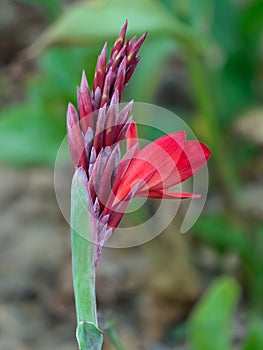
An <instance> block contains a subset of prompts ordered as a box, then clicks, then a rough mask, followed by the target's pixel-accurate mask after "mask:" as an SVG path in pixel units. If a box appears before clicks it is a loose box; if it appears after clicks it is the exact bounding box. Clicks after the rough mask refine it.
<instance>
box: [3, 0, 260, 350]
mask: <svg viewBox="0 0 263 350" xmlns="http://www.w3.org/2000/svg"><path fill="white" fill-rule="evenodd" d="M0 4H1V11H0V103H1V111H0V183H1V191H0V207H1V212H0V240H1V245H0V276H1V288H0V334H1V336H0V349H3V350H9V349H10V350H25V349H27V350H31V349H34V350H42V349H43V350H44V349H51V350H53V349H56V350H69V349H71V350H72V349H77V347H76V342H75V339H74V333H75V314H74V301H73V290H72V282H71V261H70V259H71V257H70V236H69V226H68V224H67V223H66V222H65V220H64V218H63V216H62V214H61V212H60V210H59V208H58V205H57V202H56V197H55V193H54V185H53V166H54V162H55V157H56V153H57V151H58V148H59V145H60V143H61V141H62V139H63V137H64V135H65V114H66V107H67V103H68V101H72V102H73V103H76V86H77V85H78V84H79V81H80V76H81V71H82V70H83V69H85V70H86V72H87V76H88V80H89V83H90V85H91V84H92V79H93V74H94V69H95V63H96V59H97V56H98V54H99V52H100V50H101V48H102V45H103V43H104V42H105V41H109V43H110V44H112V43H113V42H114V39H115V38H116V36H117V34H118V33H119V31H120V28H121V27H122V25H123V23H124V21H125V19H126V18H127V19H128V20H129V28H128V38H131V37H132V36H133V35H137V36H139V35H141V34H143V32H145V31H148V32H149V34H148V37H147V40H146V42H145V43H144V45H143V47H142V50H141V52H140V55H141V57H142V59H141V62H140V63H139V66H138V68H137V70H136V72H135V74H134V76H133V78H132V80H131V82H130V84H129V87H128V88H127V90H126V94H125V96H124V98H123V100H124V101H128V100H131V99H134V100H135V101H137V102H150V103H155V104H158V105H160V106H163V107H166V108H168V109H169V110H171V111H173V112H175V113H176V114H178V115H179V116H180V117H181V118H182V119H183V120H184V121H185V122H186V123H188V125H189V126H190V127H191V128H192V129H193V130H194V132H195V133H196V135H197V137H198V138H199V139H200V140H202V141H204V142H206V143H207V144H208V145H209V147H210V149H211V151H212V154H213V156H212V158H211V160H210V161H209V174H210V189H209V195H208V200H207V203H206V206H205V209H204V212H203V213H202V215H201V217H200V218H199V220H198V221H197V223H196V224H195V225H194V226H193V228H192V229H191V231H190V232H188V233H187V235H181V234H180V233H179V231H178V227H177V223H176V221H175V222H173V223H172V224H170V226H169V227H168V228H167V229H166V230H165V232H164V233H163V234H162V235H160V236H159V237H158V238H156V239H155V240H153V241H151V242H150V243H147V244H145V245H143V246H140V247H137V248H130V249H119V250H117V249H105V250H104V253H103V256H102V259H101V261H100V264H99V267H98V278H97V297H98V308H99V311H100V313H101V316H100V317H101V320H102V321H101V324H102V327H103V328H104V329H105V332H106V337H105V344H104V347H103V349H104V350H112V349H115V347H114V346H113V345H112V343H111V339H112V338H113V337H114V336H115V331H116V333H117V334H118V337H119V338H120V339H121V342H122V343H123V348H124V349H125V350H134V349H147V350H171V349H179V350H185V349H192V350H211V349H213V350H233V349H239V350H261V349H263V331H262V330H263V323H262V311H263V298H262V296H263V223H262V214H263V201H262V198H263V188H262V183H263V177H262V173H263V159H262V145H263V93H262V92H263V1H262V0H221V1H216V0H199V1H196V0H133V1H128V0H111V1H109V0H108V1H106V0H98V1H94V0H93V1H82V2H79V1H72V0H71V1H70V0H39V1H33V0H16V1H15V0H1V1H0ZM171 131H173V130H171ZM139 133H140V130H139ZM148 138H149V139H150V138H154V137H153V135H152V134H151V135H148ZM70 176H71V174H66V173H65V174H61V179H60V182H59V183H60V186H61V193H64V196H65V203H68V206H69V200H70V198H69V196H70V193H69V191H68V179H69V177H70ZM148 205H154V204H149V203H148ZM127 220H128V221H129V220H131V221H132V220H136V217H132V215H131V216H129V217H128V218H127ZM117 349H119V350H121V349H122V347H119V348H117Z"/></svg>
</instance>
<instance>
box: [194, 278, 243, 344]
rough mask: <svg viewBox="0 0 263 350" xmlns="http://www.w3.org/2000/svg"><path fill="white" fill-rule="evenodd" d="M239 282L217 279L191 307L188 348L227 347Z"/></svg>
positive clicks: (238, 292)
mask: <svg viewBox="0 0 263 350" xmlns="http://www.w3.org/2000/svg"><path fill="white" fill-rule="evenodd" d="M239 295H240V290H239V286H238V284H237V283H236V282H235V281H234V280H233V279H231V278H229V277H222V278H221V279H218V280H216V281H215V282H214V283H213V284H212V285H211V286H210V288H209V289H208V291H207V292H206V294H205V295H204V296H203V297H202V298H201V300H200V301H199V303H198V304H197V306H196V307H195V308H194V310H193V312H192V314H191V317H190V320H189V341H190V344H191V350H210V349H214V350H230V349H231V348H232V346H231V341H232V336H233V334H232V328H233V321H234V311H235V308H236V306H237V302H238V299H239Z"/></svg>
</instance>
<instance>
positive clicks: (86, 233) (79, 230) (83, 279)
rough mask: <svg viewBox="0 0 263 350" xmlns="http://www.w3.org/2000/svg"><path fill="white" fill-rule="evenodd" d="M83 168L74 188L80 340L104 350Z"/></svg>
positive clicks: (85, 348) (84, 346) (90, 349)
mask: <svg viewBox="0 0 263 350" xmlns="http://www.w3.org/2000/svg"><path fill="white" fill-rule="evenodd" d="M83 172H84V171H83V169H79V170H77V171H76V172H75V175H74V178H73V181H72V189H71V245H72V272H73V285H74V294H75V306H76V313H77V324H78V326H77V340H78V344H79V349H80V350H100V349H101V347H102V332H101V330H100V329H99V328H98V321H97V309H96V293H95V253H96V252H95V248H96V246H95V244H94V243H93V240H92V237H94V236H95V234H96V232H95V226H94V225H92V220H89V219H90V215H89V211H88V210H89V208H90V205H92V203H91V204H90V201H89V193H87V178H86V174H85V173H83Z"/></svg>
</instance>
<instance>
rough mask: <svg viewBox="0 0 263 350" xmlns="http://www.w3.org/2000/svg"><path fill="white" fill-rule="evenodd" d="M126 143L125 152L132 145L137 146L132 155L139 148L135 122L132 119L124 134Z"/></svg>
mask: <svg viewBox="0 0 263 350" xmlns="http://www.w3.org/2000/svg"><path fill="white" fill-rule="evenodd" d="M126 144H127V152H128V151H129V150H130V149H131V148H132V147H133V146H135V145H136V146H137V147H136V152H135V154H134V156H136V155H137V154H138V152H139V150H140V148H139V142H138V135H137V127H136V123H135V122H134V121H132V122H131V123H130V126H129V129H128V131H127V134H126Z"/></svg>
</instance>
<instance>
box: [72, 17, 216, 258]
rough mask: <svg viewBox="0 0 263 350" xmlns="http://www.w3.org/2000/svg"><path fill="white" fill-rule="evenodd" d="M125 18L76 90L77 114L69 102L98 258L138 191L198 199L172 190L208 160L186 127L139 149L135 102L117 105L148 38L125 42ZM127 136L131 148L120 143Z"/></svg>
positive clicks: (207, 153) (74, 149)
mask: <svg viewBox="0 0 263 350" xmlns="http://www.w3.org/2000/svg"><path fill="white" fill-rule="evenodd" d="M126 30H127V22H126V23H125V25H124V27H123V29H122V30H121V32H120V35H119V36H118V38H117V40H116V42H115V44H114V46H113V49H112V51H111V53H110V58H109V61H108V64H107V62H106V49H107V44H105V45H104V48H103V50H102V53H101V55H100V56H99V58H98V62H97V66H96V71H95V77H94V83H93V88H92V92H90V89H89V87H88V83H87V80H86V76H85V73H83V75H82V81H81V85H80V88H79V89H78V113H77V111H76V110H75V108H74V107H73V105H72V104H69V107H68V114H67V128H68V139H69V147H70V152H71V156H72V161H73V165H74V168H75V170H76V171H78V173H79V174H81V177H82V179H83V178H85V179H86V182H87V186H86V189H87V191H88V198H89V202H90V208H89V212H90V215H92V217H94V219H95V221H96V222H97V233H96V240H97V241H96V243H97V247H98V249H97V259H98V258H99V256H100V253H101V249H102V246H103V245H104V244H105V241H106V240H107V239H108V237H109V236H110V235H111V234H112V231H113V230H114V228H116V227H117V225H118V224H119V222H120V220H121V218H122V217H123V214H124V212H125V210H126V208H127V206H128V204H129V202H130V200H131V199H132V198H133V197H135V196H142V197H145V196H146V197H151V198H169V199H181V198H197V197H199V195H196V194H189V193H184V192H169V191H168V189H169V188H170V187H172V186H174V185H177V184H179V183H182V182H184V181H185V180H187V179H189V178H190V177H191V176H193V175H194V174H195V173H196V172H197V171H198V170H199V169H201V168H202V167H203V166H204V165H205V164H206V162H207V160H208V158H209V156H210V151H209V149H208V148H207V147H206V146H205V145H204V144H202V143H200V142H198V141H187V140H186V137H185V133H184V132H183V131H180V132H175V133H172V134H170V135H165V136H163V137H161V138H159V139H158V140H156V141H154V142H152V143H150V144H148V145H147V146H146V147H144V148H143V149H142V150H140V148H139V143H138V137H137V131H136V124H135V122H133V121H132V118H131V115H130V113H131V108H132V102H130V103H129V104H127V105H126V106H125V107H124V108H123V109H122V110H119V102H120V98H121V95H122V92H123V90H124V88H125V86H126V85H127V83H128V81H129V80H130V78H131V75H132V73H133V72H134V69H135V67H136V66H137V64H138V62H139V57H137V53H138V51H139V49H140V47H141V45H142V43H143V41H144V40H145V37H146V34H144V35H143V36H142V37H141V38H140V39H139V40H138V41H136V38H135V37H134V38H132V39H131V40H130V41H127V42H125V34H126ZM125 138H126V143H127V151H126V153H125V155H124V156H123V157H122V159H121V153H120V147H121V144H122V142H123V140H124V139H125Z"/></svg>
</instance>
